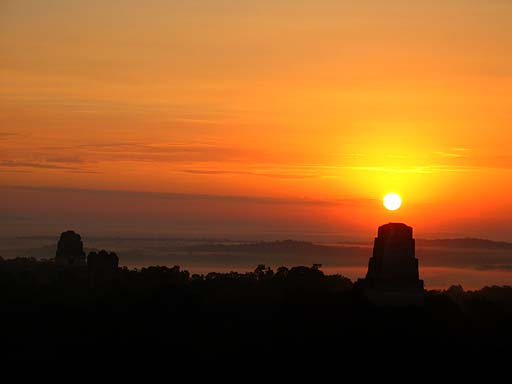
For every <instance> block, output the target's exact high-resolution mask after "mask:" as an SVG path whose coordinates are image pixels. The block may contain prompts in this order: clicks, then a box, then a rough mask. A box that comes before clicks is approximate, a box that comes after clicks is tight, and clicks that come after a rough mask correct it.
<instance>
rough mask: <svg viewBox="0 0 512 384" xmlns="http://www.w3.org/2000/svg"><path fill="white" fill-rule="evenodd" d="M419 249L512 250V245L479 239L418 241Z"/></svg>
mask: <svg viewBox="0 0 512 384" xmlns="http://www.w3.org/2000/svg"><path fill="white" fill-rule="evenodd" d="M416 246H418V247H442V248H472V249H512V243H508V242H506V241H493V240H486V239H477V238H471V237H468V238H462V239H434V240H427V239H416Z"/></svg>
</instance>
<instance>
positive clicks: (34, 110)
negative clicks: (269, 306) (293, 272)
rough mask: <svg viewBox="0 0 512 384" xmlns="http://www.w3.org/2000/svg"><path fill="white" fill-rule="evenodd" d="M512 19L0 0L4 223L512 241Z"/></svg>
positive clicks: (477, 8)
mask: <svg viewBox="0 0 512 384" xmlns="http://www.w3.org/2000/svg"><path fill="white" fill-rule="evenodd" d="M511 20H512V2H511V1H507V0H485V1H484V0H443V1H436V0H433V1H432V0H431V1H411V0H408V1H406V0H403V1H398V0H395V1H380V0H373V1H372V0H361V1H334V0H331V1H328V0H316V1H302V0H293V1H292V0H273V1H262V0H258V1H256V0H254V1H253V0H236V1H228V0H216V1H213V0H202V1H193V0H188V1H163V0H162V1H157V0H147V1H144V2H140V1H131V0H125V1H116V2H105V1H95V0H87V1H85V0H84V1H79V0H74V1H69V0H45V1H36V0H33V1H29V0H21V1H20V0H3V1H1V3H0V212H1V214H0V231H2V232H3V233H4V234H17V235H22V234H48V233H56V231H60V230H64V229H67V228H74V229H77V230H80V231H83V232H88V233H109V234H119V235H128V234H130V235H132V234H140V235H148V234H155V233H157V234H169V235H173V234H179V235H182V234H186V235H201V236H203V235H204V236H209V235H214V236H227V237H236V236H246V237H250V236H252V237H263V236H267V235H269V236H270V235H272V236H274V237H276V238H285V237H290V236H292V237H307V238H322V237H324V236H335V237H337V238H343V239H350V238H353V239H361V238H371V237H373V236H374V235H375V230H376V227H377V226H378V225H380V224H383V223H386V222H388V221H403V222H406V223H408V224H409V225H411V226H413V227H414V228H415V235H416V236H417V237H459V236H477V237H485V238H490V239H500V240H512V220H511V217H512V216H511V215H512V154H511V148H512V126H511V124H512V113H511V112H512V27H511ZM388 192H396V193H399V194H400V195H401V196H402V198H403V206H402V207H401V208H400V209H399V210H398V211H396V212H389V211H386V210H385V209H384V208H383V207H382V197H383V195H384V194H386V193H388Z"/></svg>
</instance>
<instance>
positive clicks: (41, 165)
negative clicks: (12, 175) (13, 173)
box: [0, 160, 93, 173]
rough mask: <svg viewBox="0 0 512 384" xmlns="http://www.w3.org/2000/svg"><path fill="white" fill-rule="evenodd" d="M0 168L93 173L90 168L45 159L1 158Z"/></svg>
mask: <svg viewBox="0 0 512 384" xmlns="http://www.w3.org/2000/svg"><path fill="white" fill-rule="evenodd" d="M0 168H13V169H17V168H21V169H46V170H64V171H72V172H78V173H93V171H91V170H87V169H83V168H80V167H76V166H71V165H62V164H56V163H52V162H47V161H41V162H39V161H17V160H2V161H0Z"/></svg>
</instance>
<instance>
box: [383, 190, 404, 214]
mask: <svg viewBox="0 0 512 384" xmlns="http://www.w3.org/2000/svg"><path fill="white" fill-rule="evenodd" d="M383 204H384V207H386V209H388V210H390V211H396V210H397V209H398V208H400V206H401V205H402V198H401V197H400V196H398V195H397V194H396V193H388V194H387V195H386V196H384V200H383Z"/></svg>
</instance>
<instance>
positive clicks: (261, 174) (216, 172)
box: [182, 169, 316, 179]
mask: <svg viewBox="0 0 512 384" xmlns="http://www.w3.org/2000/svg"><path fill="white" fill-rule="evenodd" d="M182 172H186V173H191V174H194V175H248V176H259V177H270V178H274V179H307V178H312V177H315V176H316V175H315V174H313V173H309V174H298V173H290V174H288V173H275V172H268V171H267V172H259V171H235V170H206V169H183V170H182Z"/></svg>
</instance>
